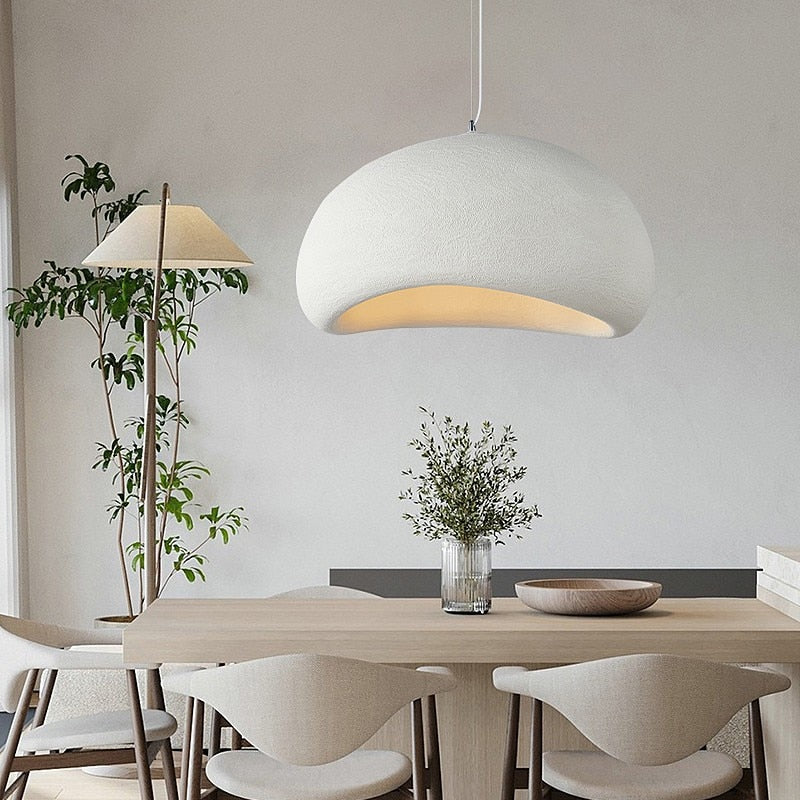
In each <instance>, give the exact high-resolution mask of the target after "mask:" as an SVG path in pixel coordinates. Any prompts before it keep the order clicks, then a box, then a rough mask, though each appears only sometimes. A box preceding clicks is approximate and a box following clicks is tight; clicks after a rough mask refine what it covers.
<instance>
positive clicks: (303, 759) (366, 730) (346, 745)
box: [164, 653, 455, 800]
mask: <svg viewBox="0 0 800 800" xmlns="http://www.w3.org/2000/svg"><path fill="white" fill-rule="evenodd" d="M164 684H165V686H166V688H168V689H170V690H172V691H176V692H180V693H182V694H185V695H187V696H189V697H194V698H196V700H197V701H199V702H202V703H207V704H208V705H210V706H212V707H213V708H215V709H216V710H217V711H218V712H219V713H220V714H222V715H223V716H224V717H225V719H227V720H228V721H229V722H230V723H231V724H232V725H233V726H234V727H235V728H236V729H237V730H238V731H240V732H241V733H242V735H243V736H244V737H245V739H246V740H247V741H248V742H250V744H251V745H252V746H253V747H254V748H255V749H252V750H229V751H226V752H222V753H218V754H217V755H215V756H213V757H212V758H210V759H209V761H208V763H207V764H206V776H207V777H208V779H209V780H210V781H211V782H212V783H213V784H214V785H215V786H217V787H218V788H220V789H222V790H223V791H225V792H227V793H229V794H232V795H235V796H236V797H242V798H248V799H249V800H296V799H297V798H303V800H367V798H375V797H381V796H383V795H384V794H386V793H387V792H391V791H393V790H396V789H400V788H404V789H405V790H406V791H407V786H408V782H409V779H411V778H413V780H412V782H411V786H412V787H413V796H414V798H416V799H417V800H420V798H423V797H425V795H426V789H427V788H430V790H431V800H441V768H440V763H439V739H438V726H437V723H436V704H435V698H434V695H435V694H436V693H437V692H444V691H448V690H450V689H452V688H453V687H454V686H455V680H454V678H453V676H452V675H451V673H450V672H449V671H448V670H447V669H445V668H442V667H421V668H420V669H418V670H412V669H403V668H400V667H389V666H384V665H382V664H373V663H370V662H366V661H355V660H353V659H347V658H337V657H334V656H325V655H314V654H309V653H304V654H295V655H284V656H273V657H271V658H264V659H259V660H257V661H247V662H243V663H240V664H231V665H229V666H225V667H218V668H216V669H207V670H200V671H196V672H190V673H183V674H180V675H172V676H169V677H168V678H166V679H165V681H164ZM423 700H424V703H423ZM406 704H411V709H412V728H413V733H414V737H413V756H414V757H413V763H412V761H409V759H408V758H407V757H406V756H405V755H403V754H402V753H397V752H394V751H387V750H359V749H358V748H359V747H361V745H363V744H364V743H365V742H366V741H367V740H368V739H369V738H370V737H371V736H372V735H373V734H374V733H376V732H377V731H378V729H379V728H380V727H381V726H382V725H383V724H384V723H385V722H386V721H387V720H388V719H389V718H390V717H391V716H392V715H393V714H394V713H395V712H397V711H399V710H400V709H401V708H402V707H403V706H404V705H406ZM423 712H426V713H425V715H426V717H427V726H426V727H427V737H426V736H425V732H424V730H423V727H424V726H423ZM426 739H427V747H426ZM195 744H199V743H195ZM193 746H194V745H193ZM426 751H427V764H426ZM190 791H191V790H190ZM190 796H191V794H190Z"/></svg>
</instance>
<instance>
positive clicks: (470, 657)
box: [123, 598, 800, 800]
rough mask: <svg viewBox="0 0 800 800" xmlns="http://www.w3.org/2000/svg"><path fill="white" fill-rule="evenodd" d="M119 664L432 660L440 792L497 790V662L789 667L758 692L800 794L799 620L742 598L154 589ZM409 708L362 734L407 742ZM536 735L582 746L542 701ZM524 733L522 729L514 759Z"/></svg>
mask: <svg viewBox="0 0 800 800" xmlns="http://www.w3.org/2000/svg"><path fill="white" fill-rule="evenodd" d="M123 650H124V657H125V660H126V662H128V663H152V662H158V663H182V664H187V663H230V662H239V661H246V660H249V659H254V658H261V657H264V656H271V655H278V654H284V653H304V652H313V653H325V654H330V655H336V656H344V657H348V658H358V659H365V660H368V661H376V662H382V663H387V664H401V665H409V666H417V665H422V664H441V665H446V666H448V667H450V669H451V670H452V671H453V672H454V674H455V676H456V678H457V680H458V687H457V689H456V690H454V691H452V692H450V693H447V694H445V695H442V696H441V697H440V699H439V716H440V722H439V725H440V732H441V756H442V766H443V777H444V796H445V800H493V798H499V796H500V774H501V767H502V756H503V746H504V738H505V727H506V702H507V698H506V697H505V696H504V695H503V694H502V693H501V692H499V691H497V690H495V689H494V687H493V685H492V670H493V669H494V668H495V667H497V666H500V665H505V664H519V665H524V666H528V667H530V668H542V667H546V666H549V665H553V664H566V663H576V662H581V661H588V660H592V659H597V658H605V657H609V656H617V655H623V654H628V653H673V654H677V655H684V656H694V657H699V658H706V659H711V660H715V661H722V662H729V663H761V664H767V665H771V666H773V667H775V668H777V669H779V670H782V671H786V672H787V673H789V674H790V677H793V678H795V681H796V684H797V685H796V686H793V687H792V689H790V690H789V691H787V692H784V693H783V694H780V695H775V696H772V697H768V698H765V699H764V700H763V701H762V713H763V718H764V736H765V743H766V749H767V771H768V777H769V780H770V794H771V798H772V800H797V797H798V796H800V757H799V755H800V671H799V670H798V665H800V621H798V620H797V619H793V618H792V617H791V616H789V615H788V614H786V613H782V611H779V610H777V609H776V608H774V607H772V606H771V605H770V604H769V603H768V602H764V601H762V600H757V599H746V598H694V599H685V598H662V599H661V600H659V601H658V602H657V603H656V604H655V605H654V606H652V607H651V608H649V609H647V610H646V611H643V612H640V613H638V614H631V615H627V616H618V617H567V616H555V615H548V614H542V613H539V612H535V611H532V610H531V609H529V608H527V607H526V606H524V605H523V604H522V603H521V602H520V601H519V600H517V599H516V598H499V599H495V600H494V604H493V607H492V611H491V613H489V614H487V615H482V616H471V615H453V614H445V613H443V612H442V610H441V608H440V602H439V600H438V599H433V598H424V599H420V598H413V599H412V598H408V599H406V598H392V599H374V600H372V599H368V600H363V599H336V600H328V599H325V600H298V599H278V598H275V599H268V598H264V599H260V598H235V599H234V598H231V599H186V600H171V599H161V600H158V601H156V602H155V603H154V604H153V605H151V606H150V607H149V608H148V609H147V610H146V611H145V612H144V613H143V614H141V615H140V616H139V618H138V619H136V620H135V621H134V622H133V623H132V624H131V625H129V626H128V627H127V629H126V630H125V634H124V644H123ZM656 722H657V721H656ZM410 744H411V734H410V724H409V720H408V714H406V713H403V712H399V713H398V714H397V715H396V717H395V718H393V719H392V720H390V721H389V723H387V725H386V726H385V727H384V728H383V729H382V730H381V731H380V732H379V733H378V734H376V736H375V737H373V739H372V740H370V742H369V743H368V744H367V745H366V746H369V747H374V746H379V747H391V748H393V749H397V750H401V751H404V752H406V753H409V748H410ZM544 746H545V748H546V749H552V748H560V749H563V748H588V747H590V746H591V745H590V744H589V743H588V742H587V740H585V739H584V738H583V737H582V736H581V735H580V734H579V733H578V732H577V731H576V730H575V729H574V728H573V727H572V726H571V725H570V724H569V723H568V722H567V721H566V720H564V719H563V718H562V717H560V715H558V714H557V712H555V711H553V710H552V709H548V710H547V713H546V715H545V720H544ZM527 748H528V745H527V744H526V742H525V736H524V735H523V736H522V737H521V740H520V762H519V763H521V764H523V763H526V761H525V755H524V753H526V752H527Z"/></svg>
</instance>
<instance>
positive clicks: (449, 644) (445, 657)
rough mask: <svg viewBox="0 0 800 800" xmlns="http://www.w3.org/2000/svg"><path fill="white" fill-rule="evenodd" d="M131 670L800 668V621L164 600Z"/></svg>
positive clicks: (513, 606)
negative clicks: (377, 664) (658, 659)
mask: <svg viewBox="0 0 800 800" xmlns="http://www.w3.org/2000/svg"><path fill="white" fill-rule="evenodd" d="M123 647H124V656H125V660H126V661H127V662H128V663H144V662H173V663H192V662H232V661H245V660H249V659H253V658H262V657H264V656H270V655H277V654H281V653H297V652H315V653H327V654H330V655H338V656H345V657H350V658H360V659H365V660H369V661H381V662H384V663H396V664H402V663H406V664H420V663H435V662H439V663H480V664H495V663H506V664H508V663H512V662H515V663H520V664H554V663H569V662H577V661H586V660H590V659H594V658H605V657H608V656H613V655H622V654H626V653H647V652H657V653H674V654H678V655H691V656H697V657H700V658H708V659H713V660H717V661H730V662H736V661H738V662H800V621H796V620H794V619H792V618H790V617H788V616H786V615H784V614H782V613H781V612H779V611H777V610H775V609H774V608H771V607H770V606H768V605H767V604H766V603H762V602H760V601H759V600H755V599H752V600H751V599H742V598H690V599H685V598H680V599H678V598H662V599H661V600H659V601H658V602H657V603H656V604H655V605H654V606H652V607H651V608H649V609H647V610H646V611H642V612H640V613H638V614H631V615H627V616H618V617H566V616H555V615H549V614H542V613H539V612H536V611H532V610H531V609H529V608H527V607H526V606H524V605H523V604H522V603H521V602H520V601H519V600H517V599H516V598H497V599H495V600H494V601H493V606H492V611H491V613H490V614H486V615H481V616H473V615H461V614H445V613H444V612H443V611H442V610H441V608H440V601H439V600H438V599H437V598H422V599H420V598H387V599H375V600H371V599H368V600H363V599H337V600H327V599H326V600H297V599H270V598H242V599H190V600H171V599H162V600H158V601H156V602H155V603H154V604H153V605H152V606H151V607H150V608H148V609H147V610H146V611H145V612H144V613H143V614H142V615H141V616H140V617H139V618H138V619H137V620H135V621H134V622H133V623H131V624H130V625H129V626H128V627H127V628H126V630H125V633H124V646H123Z"/></svg>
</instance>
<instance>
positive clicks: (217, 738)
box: [208, 708, 222, 758]
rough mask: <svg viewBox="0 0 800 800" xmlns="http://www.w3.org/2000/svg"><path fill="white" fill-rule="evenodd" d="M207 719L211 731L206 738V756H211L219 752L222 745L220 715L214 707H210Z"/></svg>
mask: <svg viewBox="0 0 800 800" xmlns="http://www.w3.org/2000/svg"><path fill="white" fill-rule="evenodd" d="M209 721H210V725H211V732H210V735H209V739H208V757H209V758H211V757H212V756H215V755H216V754H217V753H219V751H220V749H221V746H222V715H221V714H220V713H219V711H217V709H216V708H212V709H211V714H210V720H209Z"/></svg>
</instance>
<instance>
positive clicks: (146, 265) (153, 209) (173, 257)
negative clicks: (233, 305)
mask: <svg viewBox="0 0 800 800" xmlns="http://www.w3.org/2000/svg"><path fill="white" fill-rule="evenodd" d="M160 215H161V207H160V206H158V205H146V206H139V207H138V208H136V209H135V210H134V211H133V212H132V213H131V214H130V215H129V216H128V217H126V218H125V220H124V221H123V222H122V223H121V224H120V225H118V226H117V227H116V228H115V229H114V230H113V231H111V233H109V234H108V236H106V238H105V239H104V240H103V241H102V242H101V243H100V244H99V245H98V246H97V247H96V248H95V249H94V250H92V252H91V253H89V255H88V256H87V257H86V259H85V260H84V262H83V263H84V265H85V266H87V267H121V268H129V269H155V268H156V262H157V255H158V228H159V222H160ZM252 263H253V262H252V261H251V260H250V259H249V258H248V257H247V255H246V254H245V253H244V252H242V250H240V249H239V247H238V246H237V245H236V244H234V242H232V241H231V240H230V239H229V238H228V236H227V235H226V234H225V232H224V231H223V230H222V229H221V228H220V227H219V225H217V223H216V222H214V220H212V219H211V217H209V216H208V214H206V213H205V211H203V209H201V208H198V207H197V206H179V205H172V204H169V205H168V206H167V222H166V229H165V235H164V269H206V268H210V267H223V268H224V267H244V266H248V265H249V264H252Z"/></svg>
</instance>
